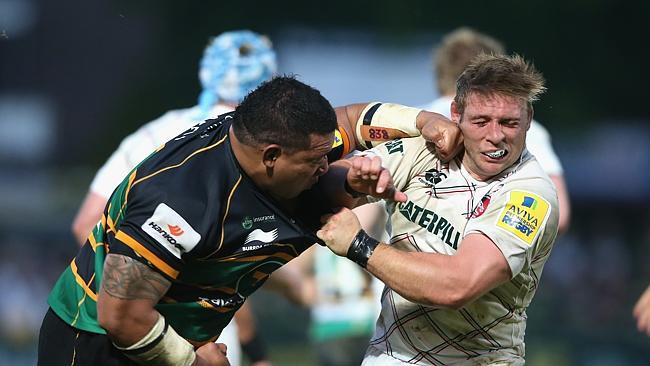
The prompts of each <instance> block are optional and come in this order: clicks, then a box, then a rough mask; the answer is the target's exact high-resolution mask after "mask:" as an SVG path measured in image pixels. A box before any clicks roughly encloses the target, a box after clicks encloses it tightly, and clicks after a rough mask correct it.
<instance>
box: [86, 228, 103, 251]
mask: <svg viewBox="0 0 650 366" xmlns="http://www.w3.org/2000/svg"><path fill="white" fill-rule="evenodd" d="M88 241H89V242H90V246H91V247H92V248H93V252H97V247H101V246H104V243H102V242H100V243H98V242H97V240H96V239H95V233H94V232H91V233H90V235H89V236H88Z"/></svg>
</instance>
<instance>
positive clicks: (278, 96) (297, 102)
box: [232, 76, 337, 150]
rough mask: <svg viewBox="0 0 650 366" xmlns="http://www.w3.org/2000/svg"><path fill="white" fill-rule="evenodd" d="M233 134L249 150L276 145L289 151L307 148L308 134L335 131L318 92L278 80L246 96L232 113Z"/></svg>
mask: <svg viewBox="0 0 650 366" xmlns="http://www.w3.org/2000/svg"><path fill="white" fill-rule="evenodd" d="M232 125H233V130H234V132H235V135H236V136H237V138H238V139H239V140H240V141H242V143H244V144H246V145H251V146H257V145H260V144H269V143H274V144H279V145H281V146H283V147H285V148H287V149H289V150H304V149H307V148H309V146H310V139H309V136H310V135H311V134H318V135H325V134H328V133H332V132H333V131H334V129H336V126H337V124H336V113H335V112H334V109H333V108H332V106H331V105H330V103H329V102H328V101H327V99H325V98H324V97H323V96H322V95H321V94H320V92H319V91H318V90H316V89H314V88H312V87H311V86H309V85H306V84H303V83H301V82H300V81H298V80H296V79H295V78H294V77H293V76H278V77H275V78H273V79H271V80H269V81H267V82H264V83H263V84H261V85H260V86H259V87H257V89H255V90H253V91H252V92H251V93H249V94H248V95H247V96H246V97H245V98H244V100H243V101H242V102H241V104H240V105H239V106H238V107H237V108H236V109H235V114H234V121H233V124H232Z"/></svg>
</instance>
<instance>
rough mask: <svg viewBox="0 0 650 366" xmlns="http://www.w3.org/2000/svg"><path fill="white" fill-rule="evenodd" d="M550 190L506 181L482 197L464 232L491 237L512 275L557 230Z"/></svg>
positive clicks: (555, 211) (555, 209)
mask: <svg viewBox="0 0 650 366" xmlns="http://www.w3.org/2000/svg"><path fill="white" fill-rule="evenodd" d="M537 183H539V185H540V186H542V187H546V186H547V185H549V184H550V183H548V182H546V181H542V180H538V181H537ZM531 188H532V189H531ZM553 192H554V191H553V190H552V187H548V189H538V188H534V185H530V184H528V185H517V184H506V186H504V187H503V188H502V189H501V190H499V191H498V192H496V193H495V194H494V195H493V196H491V197H488V198H487V199H486V197H484V198H483V200H482V202H481V205H482V207H481V210H479V211H478V212H480V213H479V214H477V213H476V212H477V211H475V214H474V215H472V217H471V218H470V220H469V221H468V223H467V226H466V228H465V235H468V234H471V233H482V234H484V235H486V236H487V237H488V238H490V240H492V242H494V244H495V245H496V246H497V247H498V248H499V250H501V252H502V253H503V255H504V257H505V258H506V260H507V261H508V265H509V266H510V270H511V272H512V277H514V276H516V275H517V274H518V273H519V272H521V270H522V268H523V267H524V264H525V263H526V261H530V259H531V257H532V255H533V253H534V252H535V251H536V249H537V247H538V246H543V245H546V244H545V241H549V240H548V239H549V238H554V237H555V235H556V233H557V216H558V215H557V210H558V204H557V198H556V197H555V196H554V193H553ZM486 206H487V207H486ZM551 241H552V240H551Z"/></svg>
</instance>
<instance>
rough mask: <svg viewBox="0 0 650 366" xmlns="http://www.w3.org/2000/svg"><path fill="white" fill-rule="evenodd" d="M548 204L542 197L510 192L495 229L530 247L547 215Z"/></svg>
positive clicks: (521, 192)
mask: <svg viewBox="0 0 650 366" xmlns="http://www.w3.org/2000/svg"><path fill="white" fill-rule="evenodd" d="M549 207H550V205H549V203H548V202H547V201H546V200H545V199H544V198H542V197H540V196H538V195H536V194H534V193H530V192H523V191H512V192H510V199H509V200H508V203H506V205H505V207H504V208H503V210H501V213H500V214H499V220H498V221H497V227H500V228H501V229H504V230H505V231H507V232H509V233H511V234H514V235H515V236H516V237H518V238H519V239H521V240H523V241H524V242H525V243H526V244H528V245H532V244H533V240H534V239H535V237H536V236H537V233H538V232H539V228H540V227H542V225H543V224H544V222H546V219H547V217H548V215H549V212H550V210H549Z"/></svg>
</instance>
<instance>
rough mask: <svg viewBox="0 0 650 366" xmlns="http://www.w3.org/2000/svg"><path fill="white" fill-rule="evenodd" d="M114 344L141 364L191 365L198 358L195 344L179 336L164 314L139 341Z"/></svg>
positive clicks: (156, 365) (162, 365) (163, 365)
mask: <svg viewBox="0 0 650 366" xmlns="http://www.w3.org/2000/svg"><path fill="white" fill-rule="evenodd" d="M113 346H115V348H117V349H119V350H120V351H122V352H124V355H125V356H126V357H128V358H129V359H131V360H132V361H134V362H136V363H138V364H140V365H153V366H190V365H192V363H194V360H195V358H196V354H195V353H194V346H192V345H191V344H190V343H189V342H188V341H186V340H185V339H184V338H183V337H181V336H179V335H178V333H176V331H175V330H174V328H172V327H170V326H169V325H168V324H167V323H166V322H165V317H163V316H162V315H160V317H159V318H158V320H157V321H156V324H154V326H153V328H151V330H150V331H149V333H147V335H145V336H144V337H143V338H142V339H140V340H139V341H137V342H135V343H134V344H132V345H130V346H128V347H120V346H118V345H116V344H115V343H113Z"/></svg>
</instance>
